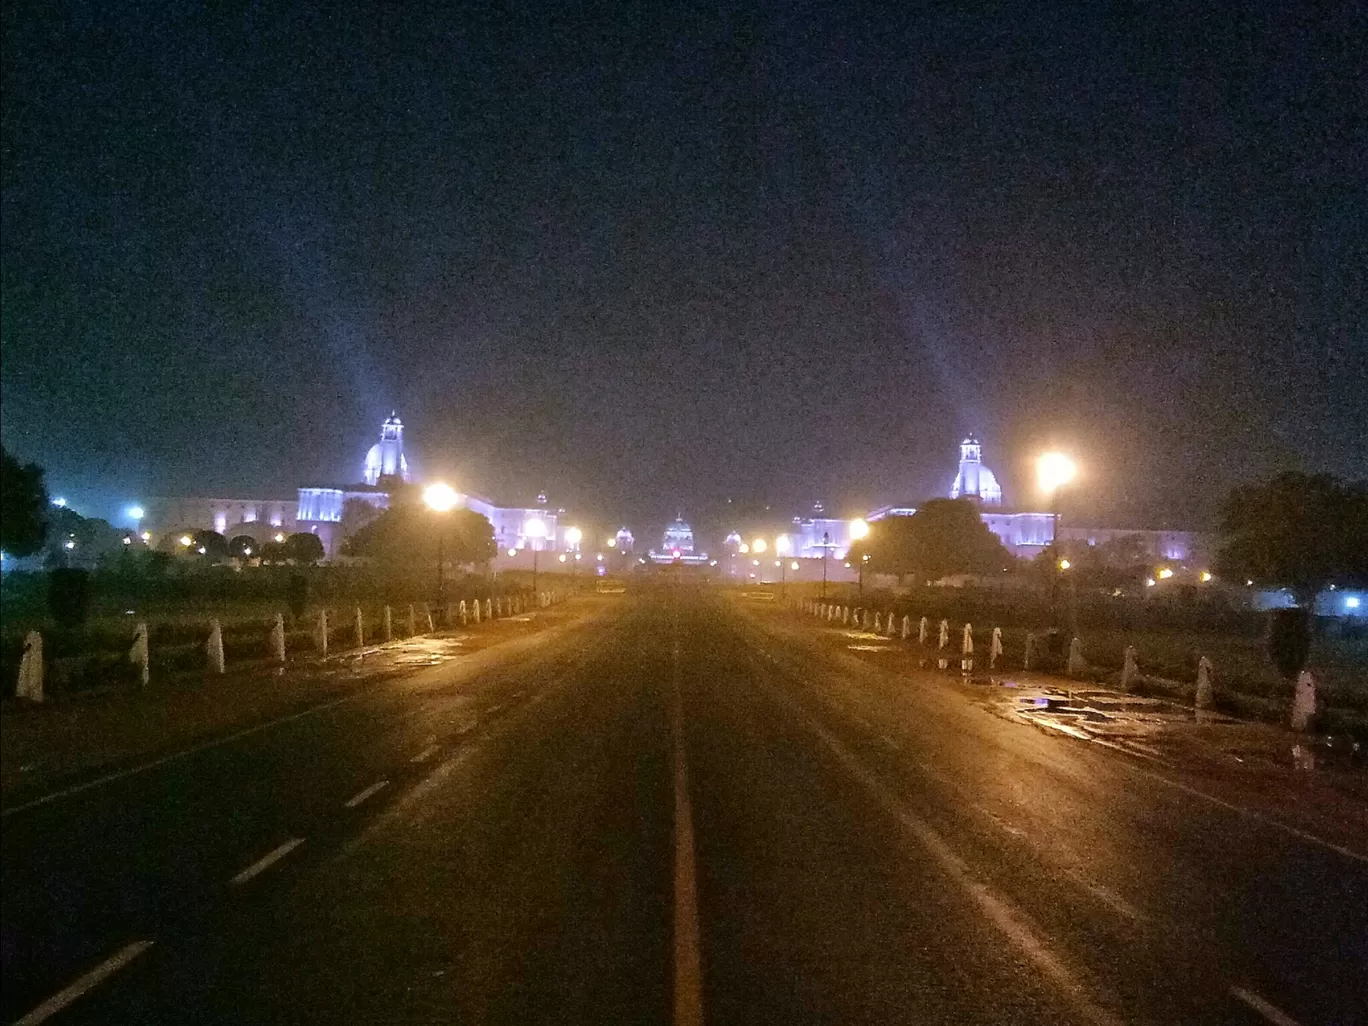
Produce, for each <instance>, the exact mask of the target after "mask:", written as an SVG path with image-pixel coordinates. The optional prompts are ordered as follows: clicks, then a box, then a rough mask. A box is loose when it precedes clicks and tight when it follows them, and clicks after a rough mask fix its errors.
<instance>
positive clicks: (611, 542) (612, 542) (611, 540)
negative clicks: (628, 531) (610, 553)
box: [608, 538, 617, 549]
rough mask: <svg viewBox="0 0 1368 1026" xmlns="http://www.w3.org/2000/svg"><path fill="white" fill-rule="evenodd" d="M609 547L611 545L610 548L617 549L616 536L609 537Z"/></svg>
mask: <svg viewBox="0 0 1368 1026" xmlns="http://www.w3.org/2000/svg"><path fill="white" fill-rule="evenodd" d="M608 547H609V548H610V549H615V548H617V539H616V538H609V539H608Z"/></svg>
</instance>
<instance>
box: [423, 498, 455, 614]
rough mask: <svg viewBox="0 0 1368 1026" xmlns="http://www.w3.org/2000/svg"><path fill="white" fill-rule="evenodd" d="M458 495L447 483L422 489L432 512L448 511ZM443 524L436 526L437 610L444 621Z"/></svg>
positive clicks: (444, 557) (444, 552)
mask: <svg viewBox="0 0 1368 1026" xmlns="http://www.w3.org/2000/svg"><path fill="white" fill-rule="evenodd" d="M459 499H460V497H459V496H458V495H457V494H456V490H455V489H454V488H452V487H451V486H450V485H448V484H443V483H442V482H440V481H439V482H437V483H436V484H430V485H428V486H427V487H426V488H424V489H423V502H424V504H425V505H426V506H427V508H428V509H430V510H432V512H434V513H443V514H445V513H450V512H451V510H452V509H453V508H455V506H456V503H457V502H458V501H459ZM444 528H445V525H442V526H440V527H438V528H437V612H438V615H439V616H440V617H441V618H442V623H443V624H445V623H446V575H445V570H446V530H445V529H444Z"/></svg>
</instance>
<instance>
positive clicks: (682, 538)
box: [650, 514, 708, 564]
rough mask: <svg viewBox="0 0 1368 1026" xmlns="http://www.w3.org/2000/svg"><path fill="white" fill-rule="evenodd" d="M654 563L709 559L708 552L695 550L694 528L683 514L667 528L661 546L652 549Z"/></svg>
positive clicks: (692, 561) (698, 562) (697, 561)
mask: <svg viewBox="0 0 1368 1026" xmlns="http://www.w3.org/2000/svg"><path fill="white" fill-rule="evenodd" d="M650 557H651V562H653V563H689V564H702V563H706V562H707V561H708V554H707V553H706V552H696V551H694V533H693V528H692V527H690V526H689V524H688V522H687V521H686V520H685V519H684V517H683V515H682V514H681V515H679V516H677V517H675V518H674V520H673V521H671V522H670V524H669V526H668V527H666V528H665V533H664V534H662V535H661V538H660V548H659V549H652V550H651V551H650Z"/></svg>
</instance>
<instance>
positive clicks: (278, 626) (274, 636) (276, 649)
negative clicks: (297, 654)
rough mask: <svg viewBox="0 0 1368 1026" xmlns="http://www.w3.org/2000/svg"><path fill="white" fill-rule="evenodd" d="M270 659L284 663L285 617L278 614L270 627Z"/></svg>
mask: <svg viewBox="0 0 1368 1026" xmlns="http://www.w3.org/2000/svg"><path fill="white" fill-rule="evenodd" d="M271 658H272V659H274V660H275V661H276V662H278V663H283V662H284V661H285V617H284V616H283V615H281V614H280V613H276V618H275V623H273V624H272V625H271Z"/></svg>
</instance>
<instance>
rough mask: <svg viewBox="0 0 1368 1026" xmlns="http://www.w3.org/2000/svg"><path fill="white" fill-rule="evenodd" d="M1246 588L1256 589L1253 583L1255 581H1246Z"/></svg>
mask: <svg viewBox="0 0 1368 1026" xmlns="http://www.w3.org/2000/svg"><path fill="white" fill-rule="evenodd" d="M1245 587H1246V588H1252V587H1254V582H1253V581H1245Z"/></svg>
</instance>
